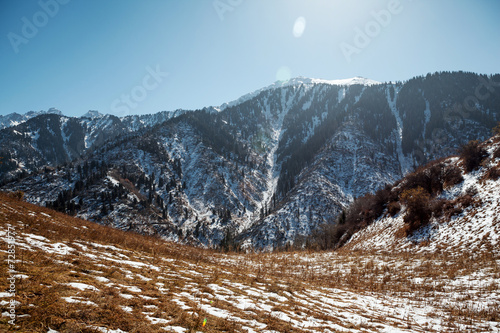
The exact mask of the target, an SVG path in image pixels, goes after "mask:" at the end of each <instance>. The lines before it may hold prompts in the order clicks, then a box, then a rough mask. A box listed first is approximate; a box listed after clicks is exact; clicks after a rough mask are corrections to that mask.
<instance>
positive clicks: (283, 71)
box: [276, 66, 292, 82]
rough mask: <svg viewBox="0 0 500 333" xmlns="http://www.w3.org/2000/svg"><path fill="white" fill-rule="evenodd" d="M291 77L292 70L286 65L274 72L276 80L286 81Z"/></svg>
mask: <svg viewBox="0 0 500 333" xmlns="http://www.w3.org/2000/svg"><path fill="white" fill-rule="evenodd" d="M291 77H292V71H291V70H290V68H288V67H287V66H281V67H280V68H279V69H278V71H277V72H276V81H285V82H286V81H288V80H290V79H291Z"/></svg>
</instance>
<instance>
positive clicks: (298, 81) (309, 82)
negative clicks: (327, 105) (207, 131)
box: [220, 76, 381, 110]
mask: <svg viewBox="0 0 500 333" xmlns="http://www.w3.org/2000/svg"><path fill="white" fill-rule="evenodd" d="M318 84H328V85H334V86H352V85H363V86H373V85H378V84H381V82H378V81H375V80H371V79H366V78H364V77H360V76H356V77H353V78H350V79H340V80H324V79H313V78H307V77H302V76H299V77H295V78H292V79H290V80H288V81H276V82H274V83H273V84H271V85H269V86H267V87H265V88H262V89H258V90H256V91H254V92H252V93H249V94H246V95H244V96H242V97H240V98H238V99H236V100H234V101H232V102H229V103H224V104H222V105H221V106H220V110H224V109H226V108H228V107H232V106H236V105H238V104H241V103H243V102H246V101H248V100H250V99H252V98H254V97H256V96H257V95H259V94H260V93H262V92H264V91H267V90H273V89H279V88H285V87H298V86H308V87H311V86H314V85H318Z"/></svg>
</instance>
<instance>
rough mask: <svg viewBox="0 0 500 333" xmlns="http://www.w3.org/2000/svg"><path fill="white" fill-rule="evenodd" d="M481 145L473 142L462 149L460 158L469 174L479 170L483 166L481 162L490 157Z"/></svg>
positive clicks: (475, 141)
mask: <svg viewBox="0 0 500 333" xmlns="http://www.w3.org/2000/svg"><path fill="white" fill-rule="evenodd" d="M480 144H481V143H480V142H479V141H478V140H473V141H469V143H468V144H466V145H464V146H463V147H462V148H460V158H461V159H462V161H463V162H464V166H465V170H466V171H467V172H471V171H474V170H475V169H477V168H478V167H479V166H480V165H481V162H482V161H483V160H484V159H485V158H486V157H487V156H488V153H487V152H486V150H485V149H484V148H483V147H481V145H480Z"/></svg>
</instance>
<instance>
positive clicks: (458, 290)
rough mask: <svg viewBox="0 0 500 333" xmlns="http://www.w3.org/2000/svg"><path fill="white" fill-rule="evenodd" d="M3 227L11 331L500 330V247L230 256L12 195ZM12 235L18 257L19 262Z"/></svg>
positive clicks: (2, 198)
mask: <svg viewBox="0 0 500 333" xmlns="http://www.w3.org/2000/svg"><path fill="white" fill-rule="evenodd" d="M374 225H375V224H374ZM0 234H1V236H2V237H1V242H0V248H1V252H2V260H1V268H0V271H1V272H2V276H3V277H6V276H7V277H9V278H10V277H11V276H13V277H14V278H15V281H14V282H15V283H14V284H15V294H14V295H12V294H10V293H9V288H11V286H10V283H12V282H13V280H12V279H10V281H8V279H6V278H3V279H1V280H0V307H1V311H2V317H1V319H0V330H1V331H6V332H25V333H28V332H44V333H46V332H51V333H54V332H109V333H110V332H114V333H119V332H268V333H270V332H360V331H363V332H394V331H398V332H456V331H474V332H492V331H498V330H499V329H500V325H499V321H500V318H499V317H498V314H499V313H500V296H499V295H500V293H499V289H498V285H499V283H500V267H499V263H500V261H499V259H500V258H498V252H496V251H484V252H477V251H476V250H475V249H474V248H466V247H458V248H456V249H455V248H448V249H447V248H443V249H441V250H440V251H437V250H435V251H420V252H414V251H401V252H399V251H389V252H387V251H385V252H381V251H375V252H372V251H369V250H364V249H363V250H360V251H356V250H351V249H350V250H349V251H343V250H340V251H336V252H317V253H314V252H289V253H270V254H252V253H249V254H223V253H217V252H213V251H208V250H202V249H199V248H193V247H188V246H184V245H179V244H175V243H170V242H165V241H162V240H160V239H157V238H151V237H146V236H141V235H138V234H135V233H131V232H123V231H120V230H117V229H114V228H108V227H104V226H100V225H98V224H94V223H91V222H87V221H84V220H80V219H76V218H72V217H68V216H67V215H64V214H61V213H58V212H55V211H52V210H50V209H47V208H42V207H39V206H36V205H32V204H28V203H26V202H23V201H19V200H18V199H15V198H14V195H12V194H11V195H6V194H3V193H0ZM11 236H14V237H15V243H14V244H15V246H14V247H13V248H14V249H15V256H16V258H15V261H12V260H11V261H10V262H8V261H7V255H8V250H7V249H8V248H9V247H8V242H9V238H10V237H11ZM477 241H478V240H477V239H476V240H474V242H477ZM357 244H358V245H359V246H361V244H362V243H361V242H358V243H357ZM10 248H12V247H10ZM448 250H449V251H448ZM11 252H12V251H11ZM471 258H474V260H471ZM10 259H12V258H10ZM8 264H13V265H14V267H8V266H7V265H8ZM12 268H14V269H15V272H11V271H10V270H9V269H12ZM14 299H15V314H16V317H15V322H14V324H15V326H12V325H11V324H9V320H11V318H10V317H8V315H9V312H8V311H10V309H9V306H11V305H10V304H12V303H11V301H13V300H14Z"/></svg>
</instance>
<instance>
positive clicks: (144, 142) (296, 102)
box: [0, 72, 500, 249]
mask: <svg viewBox="0 0 500 333" xmlns="http://www.w3.org/2000/svg"><path fill="white" fill-rule="evenodd" d="M498 77H499V76H498V75H496V76H481V75H477V74H474V73H463V72H456V73H448V72H442V73H435V74H432V75H428V76H425V77H423V76H422V77H416V78H414V79H411V80H409V81H407V82H405V83H402V82H399V83H383V84H373V85H367V86H363V85H359V84H352V85H350V86H346V85H330V84H325V83H313V84H311V85H306V84H298V85H289V86H284V87H279V88H276V89H270V90H264V91H261V92H259V94H257V95H256V96H255V97H253V98H251V99H249V100H246V101H242V102H241V103H240V104H238V105H234V106H228V107H227V108H225V109H224V110H221V111H220V112H216V110H215V109H213V108H206V109H204V110H197V111H192V112H182V113H181V114H179V115H177V116H175V117H168V114H165V116H162V117H161V118H159V120H158V121H157V122H155V121H154V120H153V119H152V118H150V119H151V124H152V125H151V126H146V124H144V123H143V124H142V125H143V126H139V125H137V126H136V125H131V126H130V127H127V126H129V125H127V124H138V123H137V122H135V123H134V122H133V121H130V122H129V123H123V122H122V121H120V120H119V119H118V118H116V117H115V118H116V119H115V118H113V116H106V117H108V118H105V117H103V118H99V122H98V124H100V125H99V126H100V127H98V128H100V130H99V131H96V132H95V133H96V134H95V136H94V137H95V139H94V141H93V142H94V145H91V144H87V145H86V146H85V147H87V148H85V149H84V151H85V152H84V153H82V155H81V157H79V159H77V160H74V161H73V162H71V161H70V159H69V158H66V162H67V165H66V166H61V165H59V169H60V170H52V169H46V170H45V171H44V170H39V169H37V168H38V166H37V165H35V166H33V168H32V170H33V171H35V173H34V174H32V175H27V174H24V175H23V177H22V178H19V179H17V180H14V182H11V183H8V184H5V185H4V187H3V188H4V189H11V190H15V189H20V190H23V191H25V192H26V196H27V198H28V200H30V201H32V202H38V203H40V204H45V205H50V206H51V207H56V208H57V209H60V210H64V211H66V212H71V213H73V214H77V216H81V217H85V218H87V219H92V220H94V221H100V222H101V223H106V224H110V225H115V226H117V227H120V228H125V229H127V228H132V229H134V228H139V230H141V231H142V232H146V231H147V232H153V233H154V232H156V233H159V234H161V235H162V236H164V237H166V238H168V239H173V240H176V241H182V242H186V243H192V244H198V245H203V246H209V247H216V246H219V245H220V244H223V243H227V240H231V241H232V242H234V241H236V242H237V243H239V244H240V245H241V244H244V245H245V246H247V247H255V248H265V249H272V248H275V247H284V246H287V244H293V243H294V242H295V239H297V238H300V237H305V236H307V235H309V234H311V233H312V232H313V231H314V230H315V229H317V228H318V227H319V226H320V225H322V224H324V223H335V221H336V218H337V216H338V214H340V212H341V211H342V210H343V209H345V208H346V207H347V205H349V204H350V203H351V202H353V200H354V198H356V197H359V196H362V195H364V194H365V193H367V192H374V191H376V190H378V189H379V188H381V187H383V186H385V184H387V183H392V182H394V181H396V180H397V179H399V178H401V177H402V176H403V175H404V174H406V173H408V172H409V171H411V170H412V169H414V168H415V167H417V166H418V165H421V164H423V163H425V162H426V161H428V160H432V159H436V158H439V157H444V156H447V155H449V154H450V153H453V152H455V151H456V149H458V148H459V147H460V146H461V145H463V144H465V143H466V142H467V141H469V140H471V139H478V138H483V139H486V138H487V137H488V136H489V133H490V129H491V128H492V127H493V126H494V124H496V122H497V121H499V120H500V110H499V109H498V104H496V102H495V101H496V100H497V99H498V97H499V94H500V91H494V92H492V93H491V94H490V98H488V99H484V100H478V102H479V104H477V105H476V109H475V112H473V113H471V112H469V113H468V114H467V113H464V112H461V111H462V110H463V109H464V108H465V107H464V105H463V101H464V100H465V99H466V98H467V97H468V96H474V94H475V91H476V90H477V89H478V87H482V86H481V84H482V83H481V82H483V81H484V80H494V81H495V82H497V81H500V80H499V79H498ZM53 117H57V116H53ZM166 118H168V119H166ZM133 119H136V120H137V118H133ZM69 121H70V120H68V121H67V122H69ZM74 121H75V120H73V122H74ZM56 122H57V121H56ZM76 122H77V123H78V124H77V125H78V126H76V125H75V126H76V128H80V127H79V126H81V123H79V122H78V121H76ZM35 123H36V120H32V123H30V126H35V125H36V124H35ZM139 123H140V122H139ZM86 124H87V123H86ZM88 124H90V125H88V127H87V128H86V130H85V131H86V132H85V131H84V130H83V129H82V130H80V131H81V133H83V134H85V133H87V134H85V135H88V133H93V132H92V131H91V129H92V128H95V125H93V124H91V123H88ZM113 124H115V125H114V126H116V127H113V126H111V127H110V126H108V125H113ZM42 125H43V126H45V125H44V123H42V124H38V125H36V126H39V127H40V126H42ZM96 125H97V123H96ZM19 126H21V125H19ZM19 126H18V127H14V128H10V129H5V130H2V131H0V147H2V145H3V147H4V148H3V149H4V150H3V151H4V153H2V154H3V156H7V157H8V158H6V159H5V160H4V164H2V165H1V166H0V171H1V172H2V173H0V174H2V175H3V176H5V175H6V174H7V173H6V172H5V170H6V169H8V167H12V169H11V171H9V172H10V173H11V175H12V176H13V177H15V175H16V174H18V175H21V172H22V170H26V171H29V166H30V163H32V160H33V158H32V157H30V155H29V154H25V155H23V154H21V148H22V149H24V150H26V151H30V152H31V151H34V152H38V151H37V150H36V149H37V148H36V147H37V146H36V141H35V140H34V139H33V138H34V137H36V135H35V136H34V135H33V133H35V132H34V130H33V128H35V127H36V126H35V127H33V128H32V129H29V130H26V129H25V130H23V129H22V127H19ZM133 126H136V127H138V128H140V129H139V130H134V127H133ZM40 128H41V127H40ZM113 128H128V130H127V132H126V134H120V133H117V132H116V131H115V132H113ZM457 129H458V130H457ZM14 131H17V132H18V133H20V134H16V133H14ZM89 131H90V132H89ZM106 131H108V132H106ZM49 132H50V131H49ZM52 132H54V133H56V132H58V130H56V129H54V130H52ZM63 132H64V131H63ZM118 132H119V131H118ZM30 133H31V134H30ZM68 133H69V132H68ZM106 133H111V134H112V135H109V134H106ZM113 133H115V134H114V136H113ZM85 135H84V136H85ZM28 137H31V139H30V138H28ZM67 137H68V138H70V137H71V138H72V137H73V136H67ZM99 138H101V139H99ZM105 138H106V139H105ZM30 140H31V141H30ZM38 140H40V139H39V138H38ZM79 140H80V141H78V142H80V145H81V142H82V141H85V140H83V139H79ZM46 141H47V142H49V145H48V147H51V146H50V144H52V142H56V141H57V140H46ZM59 141H62V142H63V143H61V144H60V146H61V147H64V142H66V141H67V140H66V141H64V140H62V139H61V140H59ZM91 141H92V140H90V141H89V143H90V142H91ZM7 143H8V146H6V145H7ZM13 144H14V145H18V147H19V148H16V149H17V153H16V154H18V155H15V156H13V155H12V156H10V155H7V154H6V153H5V151H7V152H9V153H10V152H12V150H9V149H11V147H12V146H13ZM15 147H17V146H15ZM89 147H91V149H90V148H89ZM54 149H55V146H54ZM61 149H62V148H60V149H59V150H61ZM56 151H57V150H56ZM0 152H2V150H1V149H0ZM37 154H40V155H43V154H42V153H40V152H38V153H37ZM16 156H19V157H16ZM60 159H61V160H62V158H60ZM42 162H43V161H42ZM42 162H40V163H39V164H38V165H39V166H41V165H43V164H44V163H42ZM86 163H87V164H88V165H89V166H87V168H85V164H86ZM52 165H53V166H57V163H52ZM84 170H87V171H86V172H84ZM26 176H28V177H26ZM110 177H111V178H110ZM113 179H114V180H113ZM61 189H64V190H63V191H61ZM134 218H135V219H137V221H140V223H135V222H133V220H134Z"/></svg>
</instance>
